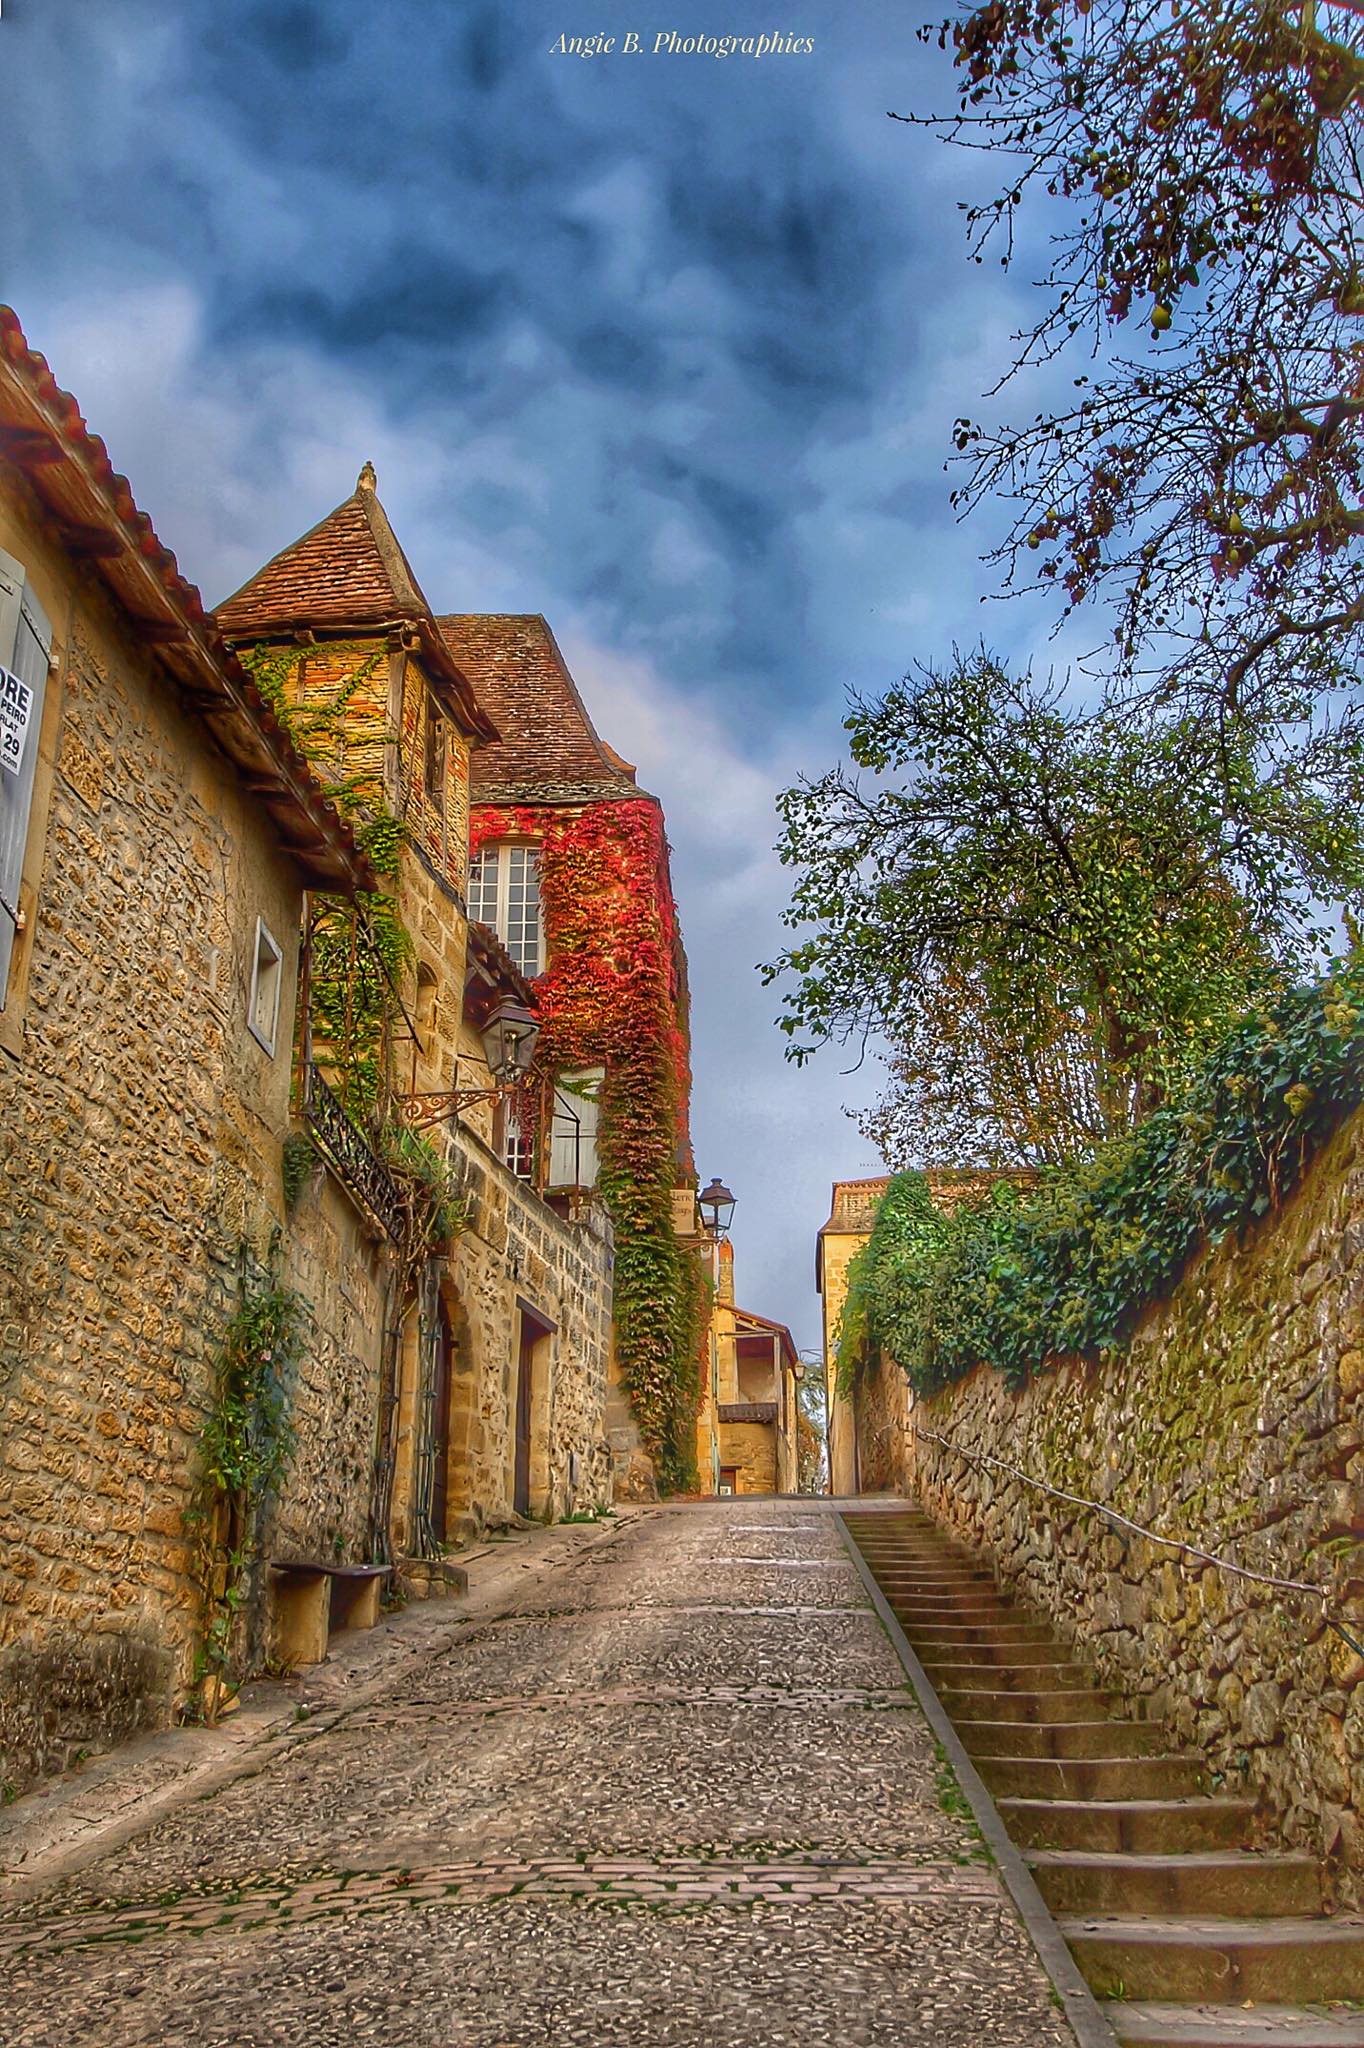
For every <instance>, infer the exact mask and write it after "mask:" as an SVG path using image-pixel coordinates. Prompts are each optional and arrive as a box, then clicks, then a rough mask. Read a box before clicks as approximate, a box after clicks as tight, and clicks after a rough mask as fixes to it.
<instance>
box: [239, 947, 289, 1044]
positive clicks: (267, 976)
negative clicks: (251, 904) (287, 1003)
mask: <svg viewBox="0 0 1364 2048" xmlns="http://www.w3.org/2000/svg"><path fill="white" fill-rule="evenodd" d="M283 986H284V953H283V950H282V948H281V947H280V946H279V944H278V943H277V941H276V940H275V938H274V936H273V934H272V933H271V932H270V931H269V929H268V928H267V926H266V924H265V922H264V920H263V919H262V918H259V917H258V918H257V919H256V950H255V956H254V958H253V960H252V962H251V997H250V1001H249V1002H248V1004H247V1008H246V1022H247V1028H248V1029H249V1030H250V1033H251V1036H252V1037H253V1038H254V1039H255V1041H256V1043H257V1044H258V1045H260V1046H262V1047H263V1048H264V1050H265V1051H266V1052H268V1053H269V1054H270V1055H271V1057H272V1058H273V1057H274V1051H275V1039H276V1036H277V1035H278V1032H279V998H280V991H281V989H282V988H283Z"/></svg>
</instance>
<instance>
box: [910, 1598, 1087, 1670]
mask: <svg viewBox="0 0 1364 2048" xmlns="http://www.w3.org/2000/svg"><path fill="white" fill-rule="evenodd" d="M891 1612H892V1613H893V1614H895V1619H896V1620H897V1621H898V1622H899V1624H900V1626H901V1628H902V1629H904V1632H905V1634H906V1635H907V1636H908V1637H909V1638H910V1640H911V1642H914V1643H924V1644H927V1645H930V1646H933V1647H937V1648H940V1649H942V1650H943V1652H944V1653H947V1652H950V1651H953V1650H967V1651H969V1650H972V1649H974V1648H976V1647H979V1648H980V1649H982V1650H986V1651H992V1650H1010V1649H1022V1648H1024V1647H1026V1646H1027V1645H1030V1644H1031V1645H1039V1644H1045V1646H1046V1648H1047V1649H1048V1650H1049V1651H1050V1653H1051V1657H1052V1660H1053V1661H1055V1662H1057V1663H1065V1662H1069V1661H1071V1659H1070V1653H1069V1651H1068V1650H1067V1649H1066V1647H1065V1644H1064V1643H1062V1642H1061V1640H1060V1639H1059V1637H1058V1636H1057V1635H1056V1634H1055V1633H1054V1631H1053V1630H1052V1629H1050V1628H1049V1627H1048V1626H1047V1624H1046V1622H1045V1621H991V1622H979V1621H975V1622H966V1621H960V1622H942V1621H934V1622H925V1623H922V1624H918V1623H916V1622H915V1621H913V1620H912V1619H911V1620H909V1621H906V1618H905V1616H904V1615H903V1614H900V1613H898V1612H896V1610H895V1609H894V1608H893V1607H892V1609H891Z"/></svg>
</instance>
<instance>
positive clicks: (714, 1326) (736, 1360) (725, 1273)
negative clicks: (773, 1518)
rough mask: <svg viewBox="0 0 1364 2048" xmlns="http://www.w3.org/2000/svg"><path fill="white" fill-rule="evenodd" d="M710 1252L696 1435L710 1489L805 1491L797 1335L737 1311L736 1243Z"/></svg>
mask: <svg viewBox="0 0 1364 2048" xmlns="http://www.w3.org/2000/svg"><path fill="white" fill-rule="evenodd" d="M708 1250H709V1258H710V1264H711V1280H712V1287H713V1302H712V1308H711V1318H710V1329H709V1333H708V1342H707V1358H706V1367H705V1371H704V1374H703V1384H702V1389H701V1401H700V1406H699V1410H698V1415H697V1437H696V1463H697V1469H698V1472H699V1474H700V1478H701V1486H702V1491H703V1492H705V1493H707V1494H722V1495H723V1494H741V1493H742V1494H748V1493H766V1494H773V1493H797V1492H799V1490H800V1476H801V1475H800V1455H799V1415H800V1405H799V1385H800V1375H801V1362H800V1359H799V1356H798V1355H797V1352H796V1348H795V1345H794V1344H793V1342H792V1340H791V1333H790V1331H789V1330H788V1329H787V1328H786V1327H785V1325H784V1324H781V1323H774V1322H772V1321H770V1320H769V1319H768V1318H767V1317H765V1316H760V1315H757V1314H755V1313H754V1312H753V1311H751V1310H748V1309H743V1308H740V1307H738V1306H737V1304H736V1302H735V1299H734V1250H733V1246H732V1245H730V1244H729V1243H728V1242H727V1241H725V1240H721V1241H719V1242H712V1243H711V1244H710V1246H709V1248H708Z"/></svg>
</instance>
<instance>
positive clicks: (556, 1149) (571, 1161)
mask: <svg viewBox="0 0 1364 2048" xmlns="http://www.w3.org/2000/svg"><path fill="white" fill-rule="evenodd" d="M605 1078H606V1073H605V1069H604V1068H602V1067H584V1068H583V1069H582V1070H581V1072H579V1073H576V1074H561V1075H560V1076H559V1078H558V1080H557V1081H556V1082H555V1084H554V1121H553V1123H552V1124H551V1125H550V1132H549V1185H550V1186H551V1187H552V1188H591V1187H595V1186H596V1184H597V1126H598V1120H599V1118H600V1115H601V1085H602V1082H603V1081H604V1080H605Z"/></svg>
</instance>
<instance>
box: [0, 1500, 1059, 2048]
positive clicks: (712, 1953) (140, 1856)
mask: <svg viewBox="0 0 1364 2048" xmlns="http://www.w3.org/2000/svg"><path fill="white" fill-rule="evenodd" d="M964 1815H965V1809H964V1808H963V1807H962V1806H961V1804H960V1801H959V1799H958V1798H956V1797H955V1796H954V1795H953V1790H952V1787H951V1785H950V1781H949V1782H948V1783H947V1784H946V1785H944V1782H943V1777H942V1772H941V1768H940V1766H939V1764H938V1763H937V1761H936V1759H935V1753H934V1745H933V1742H932V1738H931V1736H930V1734H929V1731H928V1729H927V1727H926V1726H925V1724H924V1722H923V1719H922V1717H921V1715H920V1713H919V1711H918V1708H917V1706H916V1705H915V1703H914V1700H913V1696H912V1694H910V1693H909V1692H908V1691H907V1690H906V1688H905V1684H904V1677H903V1673H902V1671H901V1669H900V1666H899V1663H898V1661H897V1659H896V1656H895V1654H894V1652H893V1650H892V1649H891V1647H890V1644H889V1642H888V1641H887V1639H886V1637H885V1635H884V1634H883V1632H882V1629H881V1627H880V1624H879V1622H878V1621H877V1619H876V1616H875V1614H874V1613H873V1611H872V1610H871V1608H870V1607H869V1606H867V1605H866V1604H865V1602H864V1600H863V1597H862V1594H861V1588H860V1584H859V1581H858V1579H857V1577H856V1574H855V1572H854V1569H853V1567H852V1565H851V1563H850V1561H849V1559H848V1557H847V1554H846V1551H845V1549H844V1544H843V1539H842V1536H841V1533H840V1530H839V1526H838V1524H837V1522H836V1520H835V1519H834V1517H833V1515H832V1514H831V1513H829V1512H828V1511H827V1509H825V1508H823V1507H822V1506H820V1505H818V1504H816V1503H814V1502H799V1501H754V1500H748V1499H738V1500H734V1501H727V1502H723V1503H709V1504H706V1505H704V1506H695V1507H679V1508H665V1509H661V1510H658V1511H656V1512H652V1513H649V1514H645V1515H642V1516H638V1517H634V1518H631V1519H629V1520H626V1521H624V1522H622V1523H621V1524H620V1525H619V1526H618V1527H615V1528H613V1529H612V1530H611V1532H610V1534H609V1535H608V1536H607V1537H606V1538H605V1539H604V1540H602V1541H599V1542H597V1543H595V1544H593V1545H592V1546H591V1547H586V1548H584V1549H583V1550H582V1551H581V1552H580V1553H578V1554H577V1555H576V1556H575V1557H574V1558H573V1559H572V1560H571V1561H570V1562H568V1563H565V1564H564V1565H562V1566H561V1567H559V1568H558V1569H557V1570H556V1571H555V1573H554V1574H553V1575H552V1576H551V1577H549V1578H547V1579H545V1580H542V1581H541V1582H540V1583H539V1584H537V1586H536V1588H535V1590H534V1592H533V1593H531V1594H530V1596H529V1598H528V1599H527V1601H526V1602H525V1603H524V1604H523V1605H521V1606H519V1607H516V1608H514V1609H512V1610H511V1611H509V1612H507V1613H505V1614H503V1615H502V1616H500V1617H497V1618H493V1619H490V1620H486V1621H475V1622H472V1623H471V1624H470V1625H469V1626H468V1628H467V1630H466V1631H464V1632H463V1633H457V1636H456V1640H455V1641H454V1643H453V1645H452V1646H450V1647H448V1648H446V1649H443V1650H439V1651H433V1652H432V1654H431V1655H430V1656H428V1657H426V1658H424V1659H422V1660H420V1661H418V1662H415V1663H414V1662H411V1661H409V1662H408V1664H407V1665H406V1666H405V1668H404V1669H403V1671H402V1672H401V1674H400V1675H398V1676H396V1677H395V1679H394V1682H393V1684H392V1686H391V1688H389V1689H388V1690H386V1691H385V1692H384V1693H383V1695H382V1696H381V1697H379V1698H375V1697H374V1696H373V1695H372V1694H371V1696H370V1697H369V1698H368V1699H367V1701H366V1702H365V1703H363V1704H359V1705H357V1706H356V1708H355V1709H354V1711H352V1712H349V1713H346V1714H343V1715H342V1716H340V1717H339V1718H338V1719H334V1720H333V1721H332V1723H331V1725H329V1726H327V1727H325V1728H322V1727H310V1726H309V1724H308V1723H307V1721H301V1722H300V1723H299V1724H298V1725H297V1727H296V1728H294V1729H292V1730H291V1731H290V1732H289V1733H288V1734H287V1736H285V1737H283V1738H282V1739H280V1740H278V1741H276V1742H275V1743H274V1744H273V1745H272V1746H271V1747H270V1748H269V1750H268V1755H267V1758H266V1760H265V1761H264V1763H263V1764H262V1763H260V1761H259V1760H257V1763H256V1765H255V1766H253V1767H251V1768H250V1769H249V1770H248V1771H247V1772H245V1773H244V1774H243V1775H240V1776H238V1777H237V1778H236V1779H235V1780H233V1781H232V1782H229V1783H227V1784H225V1785H223V1786H221V1787H220V1789H218V1790H217V1791H216V1792H214V1793H213V1794H211V1796H208V1797H200V1798H196V1799H193V1800H189V1799H186V1800H185V1801H183V1802H182V1803H181V1804H179V1805H178V1806H177V1807H175V1809H174V1810H172V1811H171V1812H169V1813H168V1814H163V1815H162V1817H161V1818H160V1819H159V1820H157V1821H156V1822H155V1823H154V1824H153V1825H152V1826H150V1827H149V1828H148V1829H147V1830H145V1831H144V1832H143V1833H141V1834H140V1835H137V1836H135V1837H134V1838H133V1839H132V1840H131V1841H129V1842H127V1843H125V1844H124V1846H123V1847H121V1848H120V1849H118V1850H116V1851H113V1852H111V1853H110V1854H108V1855H107V1856H106V1857H105V1858H104V1860H102V1861H100V1862H98V1863H95V1864H93V1865H91V1866H89V1867H87V1868H86V1869H84V1870H82V1871H81V1872H80V1873H79V1874H78V1875H76V1876H73V1877H71V1878H69V1879H68V1880H66V1881H65V1882H64V1883H63V1884H60V1885H58V1886H56V1887H55V1888H50V1889H48V1890H47V1891H46V1892H44V1893H43V1894H41V1895H40V1896H38V1897H36V1898H33V1899H30V1900H28V1901H27V1902H25V1903H24V1904H22V1905H18V1906H12V1907H11V1908H10V1910H9V1911H8V1913H7V1914H6V1915H5V1917H4V1918H3V1919H0V1961H2V1963H3V1972H4V1981H5V1997H4V2018H3V2021H2V2022H0V2034H2V2035H3V2038H4V2039H5V2041H6V2042H7V2043H10V2042H12V2043H15V2044H23V2048H47V2044H56V2043H62V2044H68V2043H72V2042H77V2041H80V2042H90V2043H93V2044H98V2048H106V2044H107V2048H121V2044H128V2048H132V2044H147V2048H152V2044H156V2048H164V2044H169V2043H173V2042H180V2041H194V2042H196V2043H197V2044H199V2048H254V2044H257V2043H260V2044H264V2043H275V2042H290V2043H297V2042H306V2043H308V2044H310V2048H349V2044H351V2043H356V2042H376V2043H383V2044H386V2048H540V2044H556V2048H557V2044H592V2043H602V2044H616V2043H621V2044H623V2043H627V2042H629V2043H640V2042H650V2043H653V2042H657V2043H660V2044H664V2043H683V2042H685V2043H687V2044H689V2048H695V2044H698V2043H701V2044H708V2048H750V2044H757V2043H763V2044H773V2048H782V2044H789V2048H797V2044H799V2048H815V2044H823V2043H826V2042H827V2043H833V2042H838V2043H840V2044H842V2043H868V2044H881V2043H887V2044H888V2043H891V2042H896V2043H918V2042H923V2043H930V2042H931V2043H932V2044H933V2048H968V2044H969V2048H979V2044H982V2043H984V2044H989V2048H1052V2044H1056V2048H1061V2044H1067V2043H1070V2041H1071V2038H1072V2037H1071V2035H1070V2032H1069V2029H1068V2027H1067V2026H1066V2025H1065V2023H1064V2022H1063V2021H1062V2019H1061V2017H1060V2015H1059V2013H1058V2012H1057V2010H1056V2006H1055V1999H1054V1995H1053V1994H1052V1992H1051V1989H1050V1986H1049V1983H1048V1981H1047V1978H1046V1976H1045V1975H1044V1973H1043V1971H1042V1968H1041V1966H1040V1964H1039V1963H1038V1961H1037V1959H1036V1957H1035V1956H1034V1954H1033V1952H1032V1950H1031V1948H1030V1946H1029V1944H1028V1941H1027V1938H1026V1936H1025V1935H1024V1933H1023V1931H1022V1928H1021V1926H1020V1925H1019V1923H1018V1921H1017V1918H1016V1916H1015V1913H1014V1909H1013V1907H1012V1905H1011V1903H1010V1901H1009V1899H1008V1897H1007V1895H1006V1894H1005V1892H1004V1890H1003V1887H1002V1885H1001V1884H1000V1882H999V1880H998V1878H997V1877H996V1874H995V1872H994V1870H993V1869H992V1868H991V1867H990V1865H989V1862H988V1859H987V1858H986V1857H985V1855H984V1853H983V1851H982V1849H981V1847H980V1845H979V1843H978V1841H977V1839H976V1837H975V1834H974V1831H973V1829H972V1826H971V1823H970V1821H969V1819H967V1818H965V1817H964Z"/></svg>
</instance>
